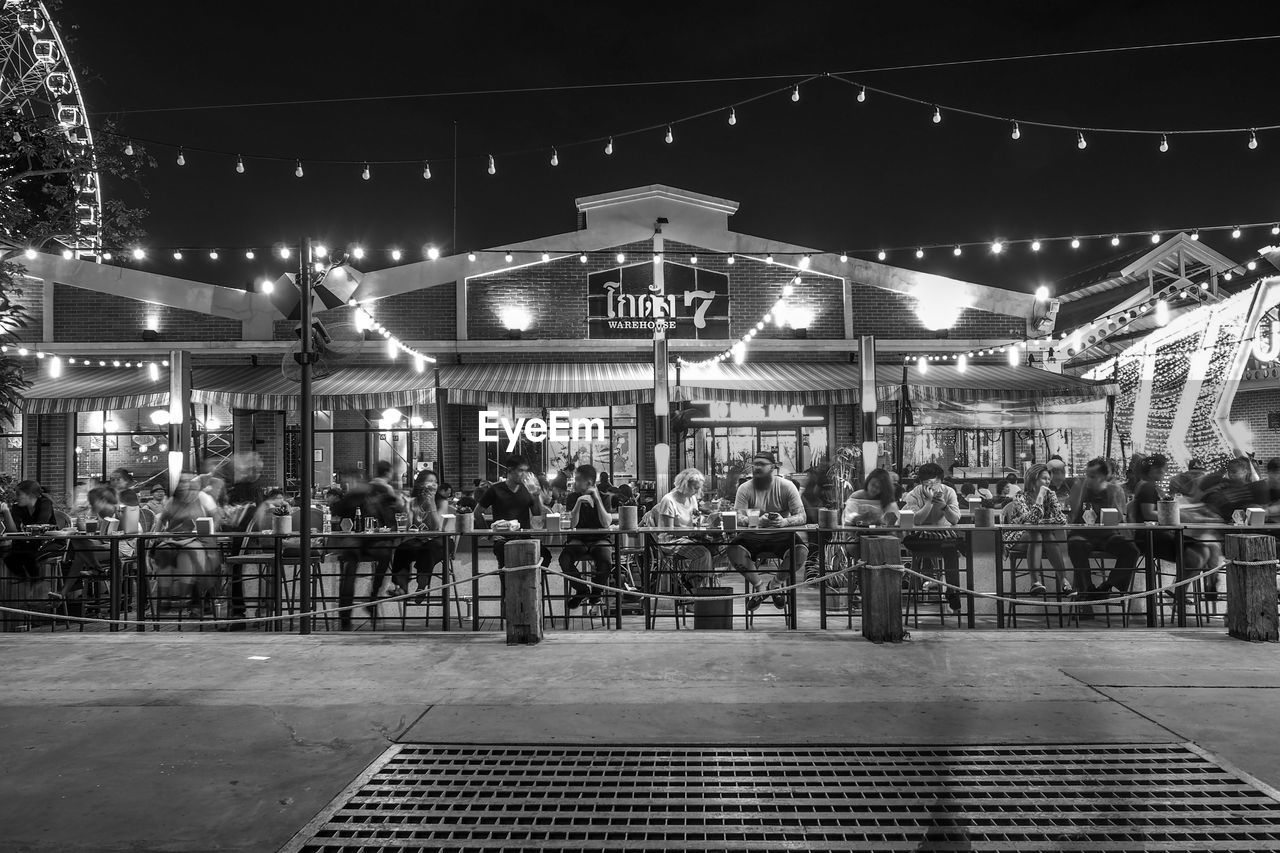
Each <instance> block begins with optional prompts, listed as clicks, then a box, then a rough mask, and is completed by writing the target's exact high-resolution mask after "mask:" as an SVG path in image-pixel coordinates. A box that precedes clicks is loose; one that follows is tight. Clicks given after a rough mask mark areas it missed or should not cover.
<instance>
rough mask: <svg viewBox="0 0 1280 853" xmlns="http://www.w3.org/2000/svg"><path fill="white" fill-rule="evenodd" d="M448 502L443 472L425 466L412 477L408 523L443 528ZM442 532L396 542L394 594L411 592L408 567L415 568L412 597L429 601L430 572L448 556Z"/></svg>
mask: <svg viewBox="0 0 1280 853" xmlns="http://www.w3.org/2000/svg"><path fill="white" fill-rule="evenodd" d="M447 508H448V504H447V502H446V501H445V500H444V498H442V497H441V496H440V476H439V475H438V474H436V472H435V471H432V470H430V469H423V470H422V471H419V472H418V474H417V476H416V477H414V478H413V488H412V489H411V490H410V492H409V526H410V527H411V528H412V529H414V530H443V529H444V513H445V510H446V509H447ZM446 541H447V540H446V538H445V537H442V536H432V537H429V538H428V537H419V538H416V539H406V540H405V541H404V542H401V543H400V544H399V545H398V546H396V551H395V554H394V555H393V556H392V558H391V579H392V582H393V583H394V584H395V586H394V587H392V589H391V595H393V596H395V595H404V594H405V593H406V592H408V591H409V590H408V586H409V569H410V567H413V568H414V569H415V578H416V583H415V586H414V592H416V593H418V594H417V596H416V597H415V598H414V599H413V600H414V602H415V603H416V604H421V603H423V602H424V601H426V598H427V588H428V587H430V586H431V573H432V572H433V571H435V567H436V564H437V563H443V562H444V560H445V554H446V549H445V542H446Z"/></svg>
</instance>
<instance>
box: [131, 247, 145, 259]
mask: <svg viewBox="0 0 1280 853" xmlns="http://www.w3.org/2000/svg"><path fill="white" fill-rule="evenodd" d="M146 256H147V253H146V252H144V251H142V249H140V248H139V249H134V250H133V259H134V260H135V261H140V260H142V259H143V258H145V257H146Z"/></svg>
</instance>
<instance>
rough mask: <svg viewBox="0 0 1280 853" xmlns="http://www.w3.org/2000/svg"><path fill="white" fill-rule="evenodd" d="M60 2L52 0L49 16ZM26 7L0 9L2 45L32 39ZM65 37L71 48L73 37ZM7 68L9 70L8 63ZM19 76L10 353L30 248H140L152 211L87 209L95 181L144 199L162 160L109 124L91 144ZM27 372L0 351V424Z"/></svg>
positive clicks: (7, 178)
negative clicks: (145, 178)
mask: <svg viewBox="0 0 1280 853" xmlns="http://www.w3.org/2000/svg"><path fill="white" fill-rule="evenodd" d="M59 6H60V4H59V3H57V2H53V3H45V7H46V8H47V9H48V10H49V12H50V14H55V13H56V11H57V10H58V8H59ZM24 11H25V10H24V4H21V3H17V4H10V3H5V4H4V7H3V9H0V46H3V45H14V44H16V43H18V42H19V40H21V39H24V38H28V34H27V33H25V32H24V31H23V30H22V26H21V25H22V20H21V17H20V16H21V15H22V14H23V13H24ZM61 35H62V37H63V43H64V45H67V46H68V47H67V50H68V52H72V51H71V47H70V46H69V45H71V44H72V43H73V42H72V41H70V40H69V39H68V33H66V32H65V31H64V32H62V33H61ZM3 68H4V69H5V70H4V72H3V73H9V70H10V67H9V66H8V65H4V66H3ZM15 82H16V81H13V80H0V344H3V345H4V346H6V347H8V348H9V349H10V350H12V349H13V348H16V347H18V346H19V345H21V344H22V342H23V340H24V337H25V333H26V329H27V323H28V319H29V317H28V314H27V311H26V309H25V308H24V307H23V306H22V305H21V304H20V301H19V300H20V299H21V297H22V284H23V281H24V277H25V275H26V271H27V270H26V267H25V266H24V265H23V263H22V262H23V260H24V256H23V253H24V252H25V251H27V250H28V249H34V250H36V251H56V252H61V251H63V249H64V248H70V249H74V250H82V251H83V252H85V253H87V254H91V255H95V256H96V255H97V254H98V252H97V251H96V249H97V248H101V247H120V246H129V245H136V244H137V243H138V242H139V241H140V240H141V239H142V237H143V236H144V235H145V232H144V231H143V229H142V224H141V223H142V219H143V217H144V216H145V215H146V211H144V210H142V209H139V208H134V207H130V206H129V205H128V204H127V203H126V202H125V201H124V200H123V199H122V198H121V197H120V196H118V195H112V194H110V193H107V192H105V191H104V193H103V196H104V201H103V205H102V212H101V217H100V218H99V219H98V220H97V221H96V222H85V221H82V220H83V219H85V218H86V217H83V216H82V211H81V207H80V206H81V204H82V203H83V201H84V196H85V193H86V191H87V190H89V189H92V187H93V184H94V182H95V181H103V182H104V184H105V185H106V186H110V187H112V188H114V189H119V188H121V187H123V186H125V185H127V184H134V185H136V186H137V187H138V188H139V190H140V191H141V192H142V195H143V196H145V194H146V193H145V188H143V187H142V185H141V183H140V180H139V179H140V177H141V174H142V172H143V171H144V170H145V169H147V168H151V167H154V165H155V163H154V161H153V160H152V159H151V157H150V156H149V155H148V154H147V153H146V151H145V150H144V149H143V148H142V146H140V145H131V146H130V147H131V148H132V152H133V153H132V154H126V153H125V148H126V145H128V142H127V140H125V139H123V138H122V137H120V136H119V135H118V134H117V133H116V132H115V129H114V128H113V127H112V126H111V125H110V124H109V123H106V124H103V125H102V126H101V127H98V128H95V140H94V144H92V145H90V144H89V143H88V141H87V140H88V135H87V133H86V131H85V128H84V127H83V126H71V127H68V126H65V125H63V124H62V123H61V122H59V120H58V116H57V114H56V109H57V108H56V104H55V101H54V98H53V96H52V95H51V94H50V93H49V91H48V90H47V89H46V88H45V87H44V86H39V87H30V86H22V85H15ZM80 118H81V120H83V121H87V120H88V117H87V116H81V117H80ZM104 190H105V186H104ZM99 260H100V259H99ZM22 368H23V363H22V362H21V361H19V360H18V359H17V358H14V357H13V356H12V355H10V354H9V353H6V352H3V351H0V421H4V422H7V423H12V422H13V419H14V416H15V415H16V413H17V411H18V409H19V406H20V401H21V395H22V392H23V391H24V390H25V389H26V388H28V387H30V384H31V383H30V381H29V380H28V379H27V378H26V377H24V376H23V369H22Z"/></svg>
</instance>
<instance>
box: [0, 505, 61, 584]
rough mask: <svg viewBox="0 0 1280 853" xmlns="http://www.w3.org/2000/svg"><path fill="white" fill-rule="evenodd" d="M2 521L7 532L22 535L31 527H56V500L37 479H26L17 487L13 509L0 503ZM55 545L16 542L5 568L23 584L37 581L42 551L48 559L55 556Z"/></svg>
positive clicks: (7, 555)
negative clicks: (23, 531) (51, 497)
mask: <svg viewBox="0 0 1280 853" xmlns="http://www.w3.org/2000/svg"><path fill="white" fill-rule="evenodd" d="M0 518H2V519H3V520H4V530H5V532H6V533H21V532H22V530H23V529H24V528H25V527H26V526H27V525H29V524H48V525H53V524H54V523H55V521H54V515H53V501H51V500H49V496H48V495H46V494H45V493H44V487H42V486H41V485H40V484H39V483H37V482H36V481H35V480H23V481H22V482H21V483H18V485H17V486H16V487H15V488H14V500H13V504H12V506H11V505H9V504H6V503H0ZM56 544H57V543H52V542H49V541H48V540H45V541H41V540H36V539H14V540H13V543H12V546H11V547H10V549H9V552H8V553H7V554H5V556H4V564H5V567H6V568H7V569H8V570H9V573H10V574H12V575H13V576H14V577H16V578H17V579H18V580H20V581H38V580H40V558H41V556H42V553H41V549H42V548H44V549H45V554H46V555H47V556H54V553H53V552H54V551H55V550H56V547H54V546H56Z"/></svg>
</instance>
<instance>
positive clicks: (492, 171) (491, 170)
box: [489, 154, 498, 175]
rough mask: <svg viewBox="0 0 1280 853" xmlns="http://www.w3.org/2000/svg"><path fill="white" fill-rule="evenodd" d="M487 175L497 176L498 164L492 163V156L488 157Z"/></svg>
mask: <svg viewBox="0 0 1280 853" xmlns="http://www.w3.org/2000/svg"><path fill="white" fill-rule="evenodd" d="M489 174H490V175H496V174H498V164H497V163H495V162H493V155H492V154H490V155H489Z"/></svg>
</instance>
